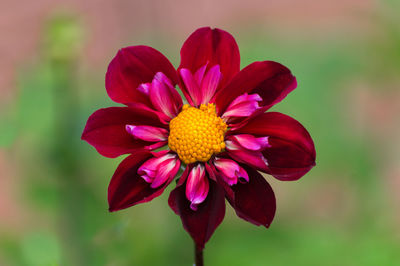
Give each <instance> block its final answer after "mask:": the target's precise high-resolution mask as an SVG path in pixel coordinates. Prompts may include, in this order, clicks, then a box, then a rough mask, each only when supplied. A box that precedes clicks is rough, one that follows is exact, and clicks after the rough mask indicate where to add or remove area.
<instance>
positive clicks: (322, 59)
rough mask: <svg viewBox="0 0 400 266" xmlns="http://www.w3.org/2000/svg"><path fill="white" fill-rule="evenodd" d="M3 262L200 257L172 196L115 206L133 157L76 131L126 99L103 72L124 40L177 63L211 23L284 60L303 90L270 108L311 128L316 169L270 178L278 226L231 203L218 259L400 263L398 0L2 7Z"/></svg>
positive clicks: (266, 56) (213, 253)
mask: <svg viewBox="0 0 400 266" xmlns="http://www.w3.org/2000/svg"><path fill="white" fill-rule="evenodd" d="M0 7H1V8H0V18H1V19H0V33H1V36H2V37H1V38H2V44H1V47H2V49H1V50H2V60H1V62H0V70H1V72H2V75H1V78H0V92H1V97H0V175H1V178H0V213H1V219H0V265H5V266H7V265H18V266H19V265H22V266H24V265H84V266H91V265H96V266H97V265H107V266H114V265H115V266H120V265H122V266H124V265H173V266H174V265H177V266H178V265H192V263H193V247H192V242H191V239H190V237H189V236H188V234H187V233H186V232H185V231H184V230H183V228H182V226H181V222H180V219H179V217H178V216H176V215H175V214H173V212H172V211H171V210H170V209H169V207H168V204H167V196H168V194H169V191H170V190H171V189H172V187H173V186H170V188H169V189H168V190H167V191H166V192H165V193H164V194H163V195H162V196H161V197H159V198H157V199H155V200H153V201H152V202H151V203H147V204H143V205H139V206H135V207H133V208H129V209H127V210H124V211H120V212H118V213H108V211H107V208H108V206H107V198H106V192H107V186H108V182H109V180H110V177H111V176H112V174H113V172H114V170H115V168H116V166H117V165H118V163H119V162H120V161H121V160H122V158H118V159H107V158H103V157H101V156H100V155H99V154H97V153H96V151H95V150H94V149H93V148H92V147H91V146H89V145H88V144H87V143H85V142H83V141H81V140H80V135H81V132H82V130H83V127H84V125H85V123H86V120H87V118H88V116H89V115H90V114H91V113H92V112H93V111H95V110H97V109H98V108H101V107H106V106H115V105H116V104H115V103H113V102H112V101H111V100H110V99H109V98H108V97H107V94H106V91H105V88H104V74H105V72H106V68H107V64H108V63H109V61H110V60H111V59H112V57H113V56H114V55H115V54H116V52H117V50H118V49H119V48H120V47H124V46H128V45H136V44H146V45H150V46H153V47H154V48H156V49H158V50H160V51H161V52H163V53H164V54H165V55H166V56H167V57H168V58H169V59H170V60H171V62H172V63H173V64H174V65H175V66H178V64H179V49H180V47H181V45H182V43H183V41H184V40H185V39H186V37H187V36H188V35H189V34H190V33H191V32H192V31H194V30H195V29H196V28H198V27H201V26H207V25H210V26H212V27H219V28H222V29H225V30H228V31H229V32H230V33H232V34H233V35H234V36H235V38H236V40H237V42H238V45H239V48H240V51H241V57H242V67H244V66H246V65H247V64H249V63H251V62H253V61H256V60H275V61H278V62H281V63H283V64H284V65H286V66H288V67H289V68H290V69H291V70H292V72H293V73H294V74H295V75H296V77H297V80H298V84H299V86H298V88H297V89H296V90H295V91H294V92H292V93H291V94H290V95H289V96H288V97H287V98H286V99H285V100H284V101H283V102H282V103H280V104H278V105H277V106H275V107H274V108H273V110H277V111H280V112H283V113H286V114H289V115H291V116H292V117H294V118H296V119H297V120H299V121H300V122H301V123H302V124H303V125H304V126H305V127H306V128H307V129H308V130H309V132H310V134H311V135H312V137H313V139H314V141H315V145H316V149H317V166H316V167H315V168H314V169H313V170H312V171H311V172H310V173H309V174H307V175H306V176H305V177H303V178H302V179H300V180H299V181H296V182H279V181H276V180H274V179H273V178H272V177H270V176H266V178H267V180H268V181H269V182H270V183H271V185H272V187H273V188H274V190H275V193H276V197H277V213H276V217H275V220H274V222H273V223H272V225H271V227H270V229H268V230H266V229H264V228H260V227H255V226H253V225H251V224H249V223H246V222H244V221H242V220H240V219H238V218H237V217H236V216H235V214H234V212H233V211H232V210H231V208H230V207H228V208H227V215H226V218H225V220H224V222H223V223H222V224H221V226H220V227H219V228H218V229H217V231H216V232H215V234H214V236H213V237H212V238H211V240H210V241H209V242H208V244H207V246H206V249H205V262H206V265H221V266H222V265H230V266H234V265H254V266H259V265H400V231H399V226H398V225H399V222H400V193H399V188H400V140H399V135H400V90H399V89H400V75H399V74H400V19H399V17H398V14H399V13H400V3H399V2H398V1H394V0H387V1H372V0H349V1H345V0H338V1H325V0H323V1H318V2H316V1H311V0H301V1H288V0H284V1H278V0H273V1H257V0H249V1H245V2H244V1H239V0H232V1H228V0H224V1H220V2H213V1H212V0H206V1H179V0H176V1H172V0H167V1H162V0H149V1H144V0H143V1H124V0H117V1H105V0H102V1H95V0H88V1H77V0H71V1H50V0H38V1H33V2H30V1H26V0H25V1H19V2H17V1H9V0H3V1H2V2H1V4H0Z"/></svg>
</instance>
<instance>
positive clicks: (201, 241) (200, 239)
mask: <svg viewBox="0 0 400 266" xmlns="http://www.w3.org/2000/svg"><path fill="white" fill-rule="evenodd" d="M209 182H210V184H209V187H210V188H209V192H208V194H207V198H206V199H205V200H204V201H203V202H202V203H201V204H199V205H197V210H196V211H194V210H193V209H191V208H190V205H191V202H190V201H189V200H188V199H187V198H186V193H185V184H183V185H180V186H179V185H178V186H177V187H176V188H175V189H174V190H173V191H172V192H171V194H170V195H169V199H168V204H169V206H170V207H171V209H172V210H173V211H174V212H175V213H176V214H177V215H179V216H180V217H181V220H182V225H183V227H184V228H185V230H186V231H187V232H188V233H189V234H190V236H191V237H192V238H193V240H194V241H195V243H196V245H197V246H198V248H200V249H203V248H204V245H205V243H206V242H207V241H208V240H209V239H210V237H211V236H212V234H213V233H214V231H215V229H217V227H218V226H219V225H220V224H221V222H222V220H223V219H224V216H225V198H224V191H223V189H222V188H221V187H220V186H219V185H217V183H216V182H214V181H213V180H209Z"/></svg>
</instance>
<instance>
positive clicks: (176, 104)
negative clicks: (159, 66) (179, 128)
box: [149, 72, 182, 118]
mask: <svg viewBox="0 0 400 266" xmlns="http://www.w3.org/2000/svg"><path fill="white" fill-rule="evenodd" d="M149 97H150V100H151V103H152V104H153V106H154V107H155V108H156V109H157V110H158V111H160V112H163V113H164V114H165V115H166V116H168V117H169V118H173V117H175V116H177V115H178V112H179V110H180V108H181V107H182V98H181V96H180V95H179V93H178V91H177V90H176V89H175V88H174V86H173V85H172V83H171V81H170V80H169V79H168V78H167V77H166V76H165V75H164V74H163V73H161V72H159V73H157V74H156V75H155V77H154V79H153V81H152V83H151V87H150V88H149Z"/></svg>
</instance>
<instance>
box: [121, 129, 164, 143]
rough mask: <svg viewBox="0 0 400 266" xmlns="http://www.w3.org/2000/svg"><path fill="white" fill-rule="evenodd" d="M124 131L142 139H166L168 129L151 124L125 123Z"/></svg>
mask: <svg viewBox="0 0 400 266" xmlns="http://www.w3.org/2000/svg"><path fill="white" fill-rule="evenodd" d="M125 129H126V131H127V132H128V133H129V134H131V135H132V136H134V137H135V138H138V139H141V140H144V141H152V142H154V141H165V140H167V139H168V130H166V129H164V128H159V127H152V126H135V125H126V126H125Z"/></svg>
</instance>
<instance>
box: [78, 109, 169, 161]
mask: <svg viewBox="0 0 400 266" xmlns="http://www.w3.org/2000/svg"><path fill="white" fill-rule="evenodd" d="M129 124H134V125H148V126H155V127H160V128H165V127H166V126H167V125H165V124H163V123H162V122H161V121H160V119H159V117H158V116H157V115H156V114H155V113H153V112H149V111H147V110H144V109H141V108H128V107H110V108H103V109H99V110H97V111H96V112H94V113H93V114H92V115H91V116H90V117H89V119H88V121H87V123H86V126H85V129H84V130H83V133H82V139H83V140H85V141H87V142H88V143H89V144H90V145H92V146H93V147H95V148H96V150H97V151H98V152H99V153H100V154H101V155H103V156H106V157H111V158H114V157H117V156H119V155H122V154H126V153H132V152H134V151H135V150H137V149H139V148H143V147H145V146H148V145H151V142H147V141H143V140H140V139H135V138H134V137H132V135H130V134H129V133H128V132H127V131H126V129H125V126H126V125H129Z"/></svg>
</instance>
